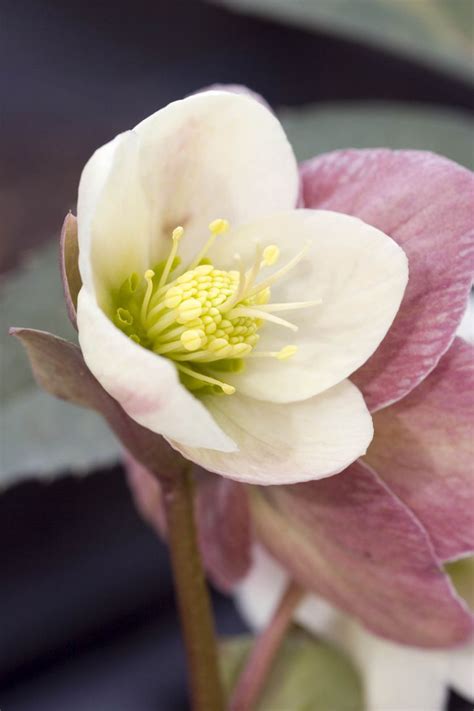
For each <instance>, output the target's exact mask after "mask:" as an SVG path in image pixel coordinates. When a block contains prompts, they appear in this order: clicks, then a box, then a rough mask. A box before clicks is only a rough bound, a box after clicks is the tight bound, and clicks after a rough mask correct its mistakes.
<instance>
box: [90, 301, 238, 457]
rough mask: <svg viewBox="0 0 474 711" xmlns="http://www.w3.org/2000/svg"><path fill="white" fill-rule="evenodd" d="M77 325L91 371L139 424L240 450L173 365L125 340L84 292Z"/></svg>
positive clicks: (198, 442) (169, 435)
mask: <svg viewBox="0 0 474 711" xmlns="http://www.w3.org/2000/svg"><path fill="white" fill-rule="evenodd" d="M77 325H78V329H79V342H80V345H81V349H82V354H83V356H84V360H85V362H86V364H87V366H88V368H89V369H90V370H91V372H92V373H93V375H94V376H95V377H96V378H97V380H98V381H99V383H100V384H101V385H102V387H103V388H104V389H105V390H106V391H107V392H108V393H109V395H111V396H112V397H113V398H114V399H115V400H117V401H118V402H119V404H120V405H121V406H122V408H123V409H124V410H125V412H126V413H127V414H128V415H129V416H130V417H131V418H132V419H133V420H135V422H138V423H139V424H140V425H143V427H146V428H148V429H150V430H152V431H153V432H156V433H158V434H161V435H164V436H165V437H167V438H170V439H173V440H178V441H179V442H182V443H183V444H186V445H188V446H194V447H211V448H220V449H221V450H222V451H226V452H231V451H235V449H236V446H235V444H234V442H233V441H232V440H231V439H230V437H228V436H227V435H226V434H225V433H224V432H223V431H222V429H221V428H220V427H219V425H218V424H217V423H216V422H215V420H214V419H213V417H212V415H211V414H209V412H208V410H207V409H206V408H205V407H204V405H203V404H202V403H201V402H199V401H198V400H197V399H196V398H194V397H193V396H192V395H191V394H190V393H189V392H188V391H187V390H186V388H184V387H183V386H182V385H181V383H180V382H179V379H178V376H177V372H176V368H175V366H174V365H173V363H172V362H171V361H169V360H167V359H166V358H161V357H160V356H158V355H156V354H154V353H152V352H151V351H148V350H146V349H145V348H142V347H141V346H139V345H137V344H136V343H134V342H133V341H132V340H131V339H130V338H128V337H127V336H125V335H124V334H123V333H122V332H121V331H120V330H119V329H118V328H116V327H115V326H114V325H113V324H112V322H111V321H109V319H108V318H107V316H105V314H104V313H103V312H102V311H101V310H100V308H99V307H98V306H97V304H96V303H95V301H94V298H93V297H92V295H91V294H89V292H88V291H87V290H86V289H84V288H82V289H81V291H80V292H79V299H78V309H77Z"/></svg>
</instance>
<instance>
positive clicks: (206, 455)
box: [174, 381, 373, 485]
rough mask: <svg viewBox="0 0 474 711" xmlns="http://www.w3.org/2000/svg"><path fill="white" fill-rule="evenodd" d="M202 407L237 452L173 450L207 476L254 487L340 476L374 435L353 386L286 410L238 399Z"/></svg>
mask: <svg viewBox="0 0 474 711" xmlns="http://www.w3.org/2000/svg"><path fill="white" fill-rule="evenodd" d="M204 402H205V404H206V407H207V408H208V409H209V411H210V412H211V413H212V414H213V416H214V418H215V420H216V421H217V423H218V424H219V425H220V426H221V427H222V429H223V430H224V431H225V432H226V433H227V434H228V435H229V436H230V437H232V439H233V440H234V441H235V442H236V443H237V445H238V448H239V451H238V452H234V453H230V454H227V453H226V454H222V453H219V452H212V451H210V450H205V449H192V448H190V447H182V446H180V445H174V446H176V447H177V449H179V451H181V452H182V454H184V456H185V457H187V458H188V459H191V460H192V461H194V462H196V463H197V464H199V465H201V466H202V467H204V468H205V469H208V470H209V471H212V472H216V473H217V474H222V475H223V476H228V477H230V478H231V479H236V480H238V481H245V482H248V483H251V484H262V485H265V484H290V483H295V482H300V481H308V480H310V479H320V478H322V477H326V476H330V475H332V474H336V473H338V472H340V471H342V470H343V469H345V468H346V467H347V466H348V465H349V464H351V463H352V462H353V461H354V460H355V459H357V457H359V456H361V455H362V454H364V452H365V451H366V449H367V447H368V445H369V444H370V441H371V439H372V435H373V428H372V419H371V417H370V414H369V413H368V411H367V408H366V406H365V403H364V400H363V398H362V395H361V394H360V392H359V390H358V389H357V388H356V387H355V386H354V385H353V384H352V383H350V382H349V381H344V382H342V383H340V384H339V385H337V386H335V387H334V388H331V389H330V390H328V391H327V392H325V393H323V394H321V395H318V396H316V397H314V398H311V399H309V400H305V401H303V402H295V403H289V404H285V405H281V404H276V403H270V402H262V401H258V400H254V399H253V398H247V397H244V396H242V395H239V394H237V393H236V394H234V395H229V396H209V397H206V398H205V399H204Z"/></svg>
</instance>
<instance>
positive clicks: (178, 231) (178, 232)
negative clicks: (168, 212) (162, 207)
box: [158, 225, 184, 289]
mask: <svg viewBox="0 0 474 711" xmlns="http://www.w3.org/2000/svg"><path fill="white" fill-rule="evenodd" d="M183 234H184V228H183V227H181V225H179V226H178V227H175V228H174V230H173V234H172V235H171V239H172V240H173V246H172V247H171V251H170V253H169V256H168V259H167V260H166V264H165V268H164V269H163V273H162V275H161V277H160V281H159V282H158V289H160V288H161V287H162V286H163V285H164V284H166V281H167V279H168V277H169V273H170V271H171V267H172V266H173V261H174V258H175V257H176V255H177V253H178V247H179V240H180V239H181V237H182V236H183Z"/></svg>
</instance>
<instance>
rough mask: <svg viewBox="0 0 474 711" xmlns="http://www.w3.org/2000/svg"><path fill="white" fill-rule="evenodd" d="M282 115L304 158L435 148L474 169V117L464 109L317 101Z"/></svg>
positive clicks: (292, 141)
mask: <svg viewBox="0 0 474 711" xmlns="http://www.w3.org/2000/svg"><path fill="white" fill-rule="evenodd" d="M278 117H279V119H280V121H281V122H282V123H283V126H284V127H285V130H286V131H287V134H288V137H289V139H290V143H291V144H292V145H293V148H294V150H295V153H296V156H297V157H298V159H300V160H305V159H307V158H312V157H313V156H315V155H317V154H318V153H325V152H327V151H332V150H337V149H340V148H380V147H381V146H383V147H387V148H413V149H417V150H427V151H434V152H435V153H439V154H441V155H444V156H446V157H448V158H451V159H452V160H454V161H456V162H457V163H460V164H461V165H465V166H466V167H467V168H471V169H473V168H474V142H473V140H472V129H473V121H472V119H471V117H470V115H469V114H468V113H467V112H466V113H465V112H462V111H452V110H448V109H440V108H439V107H436V108H435V107H426V106H425V107H423V106H421V105H420V106H415V107H411V106H408V105H407V104H403V103H387V102H373V103H372V102H370V103H360V104H354V103H347V104H345V103H341V104H313V105H309V106H305V107H303V108H299V109H282V110H281V111H279V112H278Z"/></svg>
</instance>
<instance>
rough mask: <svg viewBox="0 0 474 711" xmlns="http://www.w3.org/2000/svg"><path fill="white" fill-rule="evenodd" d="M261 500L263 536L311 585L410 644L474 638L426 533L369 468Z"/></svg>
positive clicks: (257, 499)
mask: <svg viewBox="0 0 474 711" xmlns="http://www.w3.org/2000/svg"><path fill="white" fill-rule="evenodd" d="M253 494H254V495H253V505H252V514H253V519H254V523H255V532H256V537H257V538H258V539H259V540H260V541H261V542H262V543H263V544H264V546H265V547H266V548H267V550H269V551H270V553H271V554H272V555H273V556H274V557H275V558H276V559H277V560H278V561H279V562H280V563H281V564H282V565H283V566H284V567H285V569H286V570H287V571H288V572H289V573H290V575H291V576H292V577H293V578H294V579H295V580H296V581H297V582H298V583H299V584H300V585H301V586H302V587H303V588H305V589H306V590H308V591H311V592H314V593H316V594H318V595H321V596H323V597H325V598H326V599H327V600H328V601H330V602H331V603H332V604H334V605H336V606H337V607H338V608H339V609H340V610H343V611H345V612H348V613H350V614H352V615H354V616H355V617H356V618H358V619H359V620H360V621H361V622H362V623H363V624H364V625H365V626H366V627H367V629H369V630H370V631H371V632H373V633H375V634H378V635H380V636H382V637H386V638H388V639H391V640H393V641H396V642H400V643H402V644H411V645H417V646H420V647H433V648H434V647H448V646H453V645H456V644H460V643H462V642H465V641H467V640H469V639H470V637H471V635H472V632H473V628H474V626H473V620H472V616H471V615H470V613H469V612H468V610H467V608H466V606H465V604H464V603H463V602H462V601H461V600H460V598H459V597H458V596H457V595H456V594H455V592H454V589H453V587H452V585H451V583H450V580H449V578H448V576H447V575H446V574H445V573H444V572H443V571H442V570H441V569H440V568H439V564H438V560H437V558H436V556H435V554H434V551H433V548H432V546H431V542H430V539H429V537H428V535H427V533H426V531H425V530H424V529H423V527H422V526H421V525H420V523H419V521H418V520H417V519H416V518H415V516H414V515H413V514H412V513H411V511H410V510H409V509H408V508H407V507H406V506H405V505H404V504H403V503H402V502H401V501H400V500H399V499H398V498H397V497H396V496H395V495H394V494H392V492H391V491H390V490H389V489H388V488H387V487H386V486H385V485H384V484H383V482H381V481H380V479H378V477H377V476H376V475H375V473H374V472H373V471H372V470H371V469H370V468H369V467H368V466H367V465H365V464H363V463H362V462H356V463H354V464H353V465H351V466H350V467H349V468H348V469H347V470H346V471H345V472H343V473H342V474H339V476H336V477H331V478H330V479H326V480H323V481H314V482H308V483H305V484H298V485H296V486H286V487H283V486H278V487H269V488H266V489H256V490H255V491H254V492H253Z"/></svg>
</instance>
